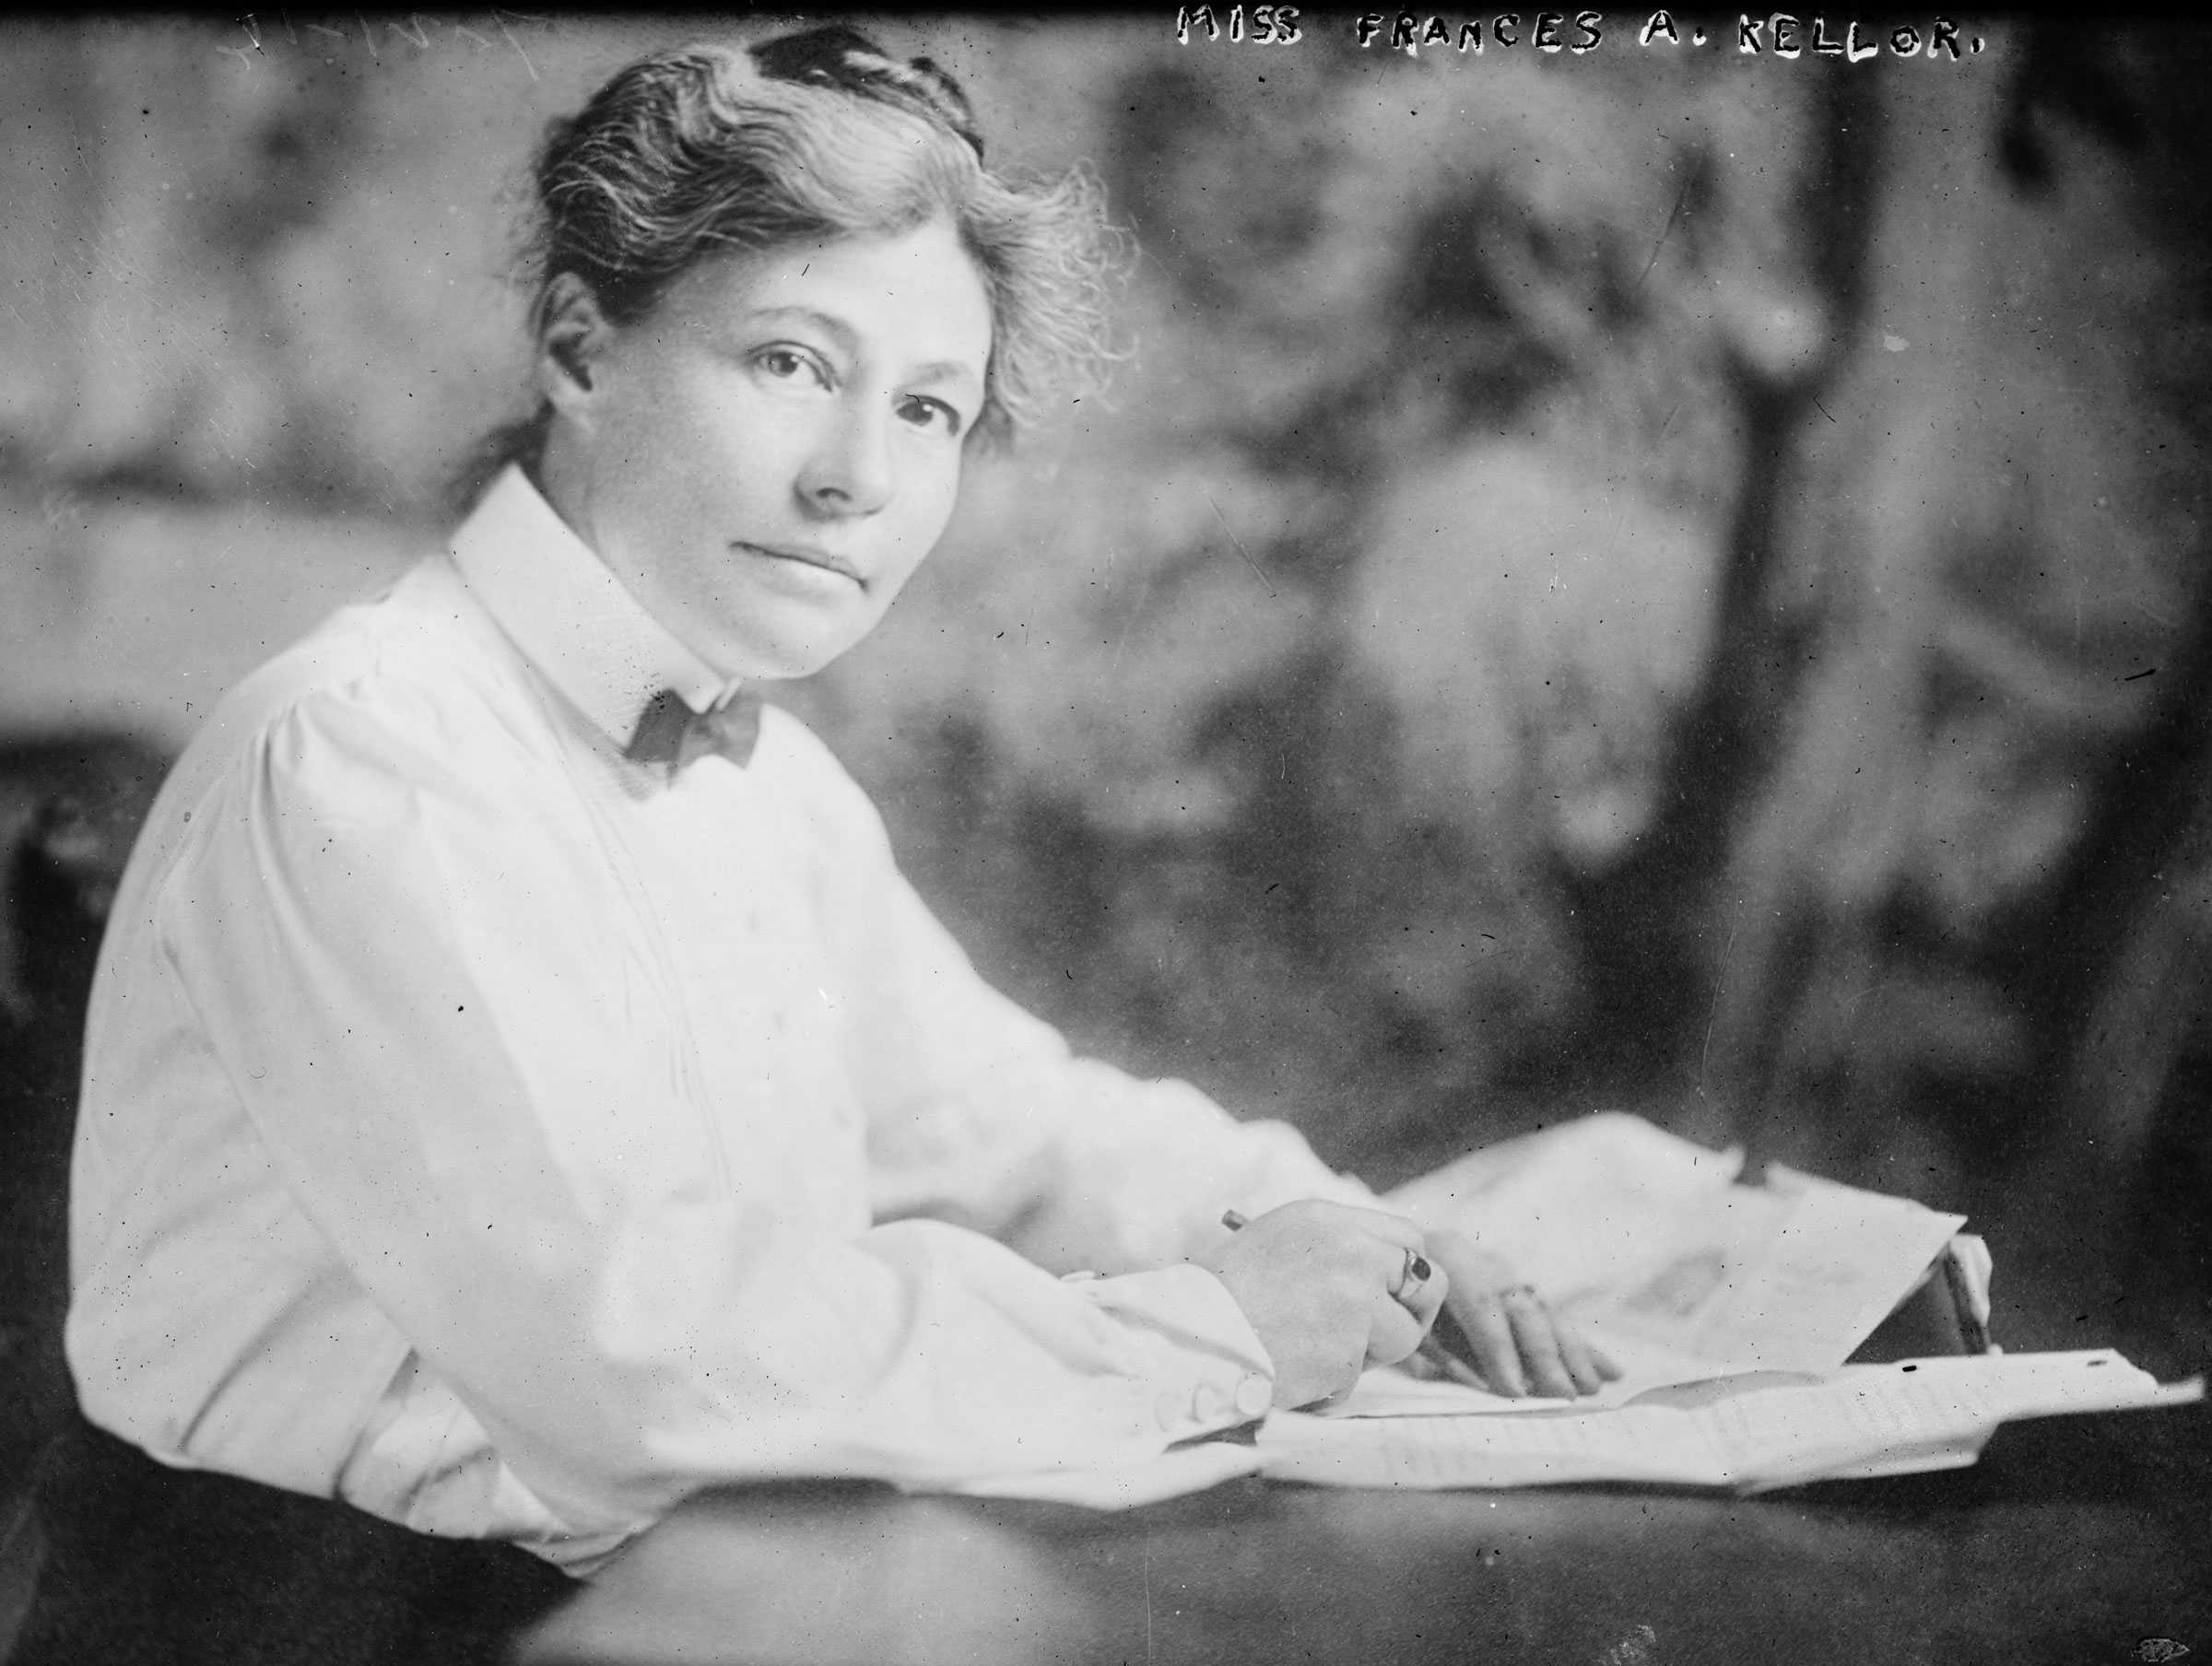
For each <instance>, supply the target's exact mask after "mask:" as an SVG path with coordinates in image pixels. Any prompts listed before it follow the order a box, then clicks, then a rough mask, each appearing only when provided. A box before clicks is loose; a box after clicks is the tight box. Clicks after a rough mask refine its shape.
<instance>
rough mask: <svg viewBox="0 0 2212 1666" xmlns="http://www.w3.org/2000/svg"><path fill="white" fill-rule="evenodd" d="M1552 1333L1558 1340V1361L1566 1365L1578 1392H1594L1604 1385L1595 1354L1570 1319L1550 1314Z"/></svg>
mask: <svg viewBox="0 0 2212 1666" xmlns="http://www.w3.org/2000/svg"><path fill="white" fill-rule="evenodd" d="M1551 1332H1552V1334H1553V1335H1554V1336H1556V1337H1558V1338H1559V1363H1560V1364H1562V1365H1564V1366H1565V1367H1567V1375H1568V1376H1570V1377H1571V1378H1572V1379H1574V1391H1575V1392H1576V1393H1578V1394H1594V1393H1596V1392H1597V1391H1598V1390H1600V1389H1602V1388H1604V1387H1605V1386H1606V1374H1605V1373H1604V1372H1603V1371H1601V1370H1599V1369H1598V1367H1597V1356H1596V1355H1595V1354H1594V1353H1593V1352H1592V1351H1591V1346H1590V1343H1589V1342H1588V1340H1587V1339H1586V1338H1584V1336H1583V1333H1582V1332H1581V1331H1580V1330H1579V1329H1577V1328H1576V1326H1575V1325H1574V1323H1573V1321H1572V1320H1565V1319H1561V1318H1560V1317H1559V1315H1558V1314H1557V1313H1555V1314H1553V1315H1552V1316H1551Z"/></svg>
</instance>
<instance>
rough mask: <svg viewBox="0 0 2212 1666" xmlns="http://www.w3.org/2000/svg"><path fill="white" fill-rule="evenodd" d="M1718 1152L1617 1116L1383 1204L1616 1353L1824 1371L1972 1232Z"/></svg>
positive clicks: (1427, 1182)
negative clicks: (1630, 1349) (1523, 1285)
mask: <svg viewBox="0 0 2212 1666" xmlns="http://www.w3.org/2000/svg"><path fill="white" fill-rule="evenodd" d="M1742 1162H1743V1154H1742V1153H1741V1152H1740V1151H1725V1152H1713V1151H1708V1150H1706V1149H1705V1148H1704V1147H1702V1146H1700V1145H1697V1144H1693V1143H1691V1142H1689V1141H1687V1140H1683V1139H1680V1138H1677V1136H1675V1135H1673V1134H1669V1133H1666V1132H1664V1131H1662V1130H1660V1129H1657V1128H1654V1127H1653V1126H1652V1125H1651V1124H1650V1123H1648V1122H1645V1121H1643V1120H1641V1119H1640V1118H1636V1117H1631V1116H1626V1115H1622V1114H1619V1113H1606V1114H1601V1115H1598V1116H1592V1117H1583V1118H1581V1119H1578V1120H1574V1121H1571V1122H1566V1123H1561V1124H1560V1125H1559V1126H1558V1127H1555V1128H1549V1129H1546V1130H1544V1131H1543V1132H1540V1133H1536V1134H1531V1135H1525V1136H1524V1137H1522V1138H1520V1139H1517V1140H1509V1141H1505V1142H1503V1143H1501V1144H1499V1145H1496V1146H1491V1147H1488V1148H1487V1149H1485V1150H1482V1151H1478V1152H1475V1153H1471V1154H1470V1155H1468V1156H1465V1157H1463V1158H1461V1159H1459V1160H1458V1161H1457V1162H1454V1163H1451V1164H1447V1165H1446V1166H1445V1167H1442V1168H1440V1169H1438V1170H1436V1171H1435V1172H1434V1173H1432V1174H1429V1175H1426V1176H1423V1177H1422V1178H1421V1179H1418V1180H1415V1181H1412V1182H1411V1183H1409V1184H1407V1185H1406V1186H1403V1187H1401V1188H1399V1190H1398V1191H1394V1192H1393V1193H1392V1194H1391V1195H1390V1198H1389V1199H1388V1200H1387V1201H1388V1202H1389V1203H1390V1204H1391V1205H1392V1206H1393V1207H1394V1208H1397V1209H1401V1210H1404V1211H1405V1212H1406V1213H1407V1214H1412V1215H1413V1216H1414V1217H1415V1218H1416V1219H1418V1220H1420V1221H1423V1222H1425V1223H1427V1224H1428V1225H1430V1226H1432V1227H1433V1226H1453V1227H1455V1228H1456V1229H1458V1230H1460V1231H1463V1232H1465V1233H1467V1234H1468V1235H1469V1236H1470V1237H1472V1238H1475V1239H1476V1240H1477V1242H1479V1243H1481V1244H1482V1245H1483V1246H1484V1247H1485V1248H1488V1249H1490V1250H1494V1251H1495V1252H1497V1253H1498V1254H1500V1255H1502V1256H1503V1257H1505V1259H1506V1260H1507V1261H1509V1262H1511V1263H1512V1265H1513V1266H1514V1267H1515V1268H1516V1269H1517V1270H1518V1272H1519V1273H1521V1274H1522V1275H1523V1276H1524V1277H1527V1278H1529V1279H1530V1280H1532V1281H1533V1282H1534V1283H1535V1284H1536V1285H1538V1286H1539V1287H1540V1288H1541V1289H1542V1290H1543V1291H1544V1292H1545V1294H1546V1295H1547V1296H1548V1297H1549V1299H1550V1300H1551V1302H1552V1304H1553V1306H1554V1307H1555V1308H1558V1309H1559V1310H1561V1311H1564V1312H1566V1313H1568V1314H1570V1315H1571V1316H1572V1317H1574V1318H1575V1319H1576V1320H1580V1321H1581V1322H1582V1323H1583V1324H1584V1325H1585V1326H1586V1327H1587V1328H1588V1329H1589V1330H1590V1331H1591V1332H1593V1333H1594V1334H1595V1335H1596V1336H1597V1337H1598V1338H1599V1339H1600V1340H1601V1341H1603V1342H1605V1343H1606V1344H1607V1345H1608V1346H1610V1345H1612V1344H1614V1343H1616V1342H1620V1343H1626V1342H1629V1341H1631V1340H1633V1341H1637V1342H1641V1343H1645V1344H1648V1345H1652V1346H1656V1347H1664V1348H1666V1349H1669V1350H1671V1351H1673V1352H1675V1353H1677V1354H1681V1355H1692V1356H1695V1357H1698V1358H1701V1359H1704V1360H1707V1361H1709V1362H1710V1363H1711V1365H1712V1367H1715V1368H1725V1369H1772V1370H1785V1371H1808V1372H1820V1371H1826V1370H1830V1369H1832V1368H1833V1367H1836V1366H1839V1365H1841V1363H1842V1362H1843V1361H1844V1360H1845V1359H1847V1358H1849V1357H1850V1355H1851V1353H1852V1350H1853V1349H1854V1348H1856V1347H1857V1346H1858V1344H1859V1343H1862V1342H1864V1341H1865V1338H1866V1337H1867V1335H1868V1334H1870V1333H1871V1332H1873V1330H1874V1329H1875V1327H1876V1326H1877V1325H1878V1324H1879V1323H1880V1322H1881V1321H1882V1320H1883V1319H1884V1318H1885V1317H1886V1316H1887V1315H1888V1313H1889V1312H1890V1310H1891V1309H1892V1308H1895V1307H1896V1306H1897V1304H1898V1303H1899V1302H1900V1301H1901V1300H1903V1299H1904V1297H1905V1296H1907V1295H1908V1294H1910V1293H1911V1291H1912V1289H1913V1287H1914V1286H1915V1285H1916V1284H1917V1283H1918V1282H1919V1280H1920V1279H1921V1278H1922V1277H1923V1276H1924V1274H1925V1273H1927V1271H1928V1269H1929V1267H1930V1265H1931V1264H1932V1263H1933V1262H1934V1261H1935V1259H1936V1257H1937V1255H1938V1254H1940V1253H1941V1252H1942V1250H1944V1248H1945V1246H1946V1245H1947V1243H1948V1242H1949V1241H1950V1239H1951V1238H1952V1236H1953V1235H1954V1234H1955V1233H1956V1232H1957V1231H1958V1229H1959V1226H1962V1225H1963V1224H1964V1217H1963V1216H1960V1215H1955V1214H1940V1213H1938V1212H1936V1211H1935V1210H1931V1209H1926V1208H1924V1207H1923V1206H1922V1205H1920V1204H1919V1203H1913V1202H1912V1201H1910V1200H1908V1199H1903V1198H1891V1197H1884V1196H1881V1195H1880V1194H1878V1193H1876V1192H1871V1191H1860V1190H1858V1189H1856V1188H1853V1187H1849V1186H1841V1185H1837V1184H1835V1183H1834V1182H1831V1181H1826V1180H1820V1179H1815V1178H1813V1177H1812V1176H1809V1175H1804V1174H1799V1173H1796V1172H1795V1171H1793V1170H1790V1169H1786V1168H1783V1167H1779V1166H1777V1167H1772V1168H1771V1169H1770V1171H1769V1174H1768V1177H1767V1181H1766V1183H1765V1184H1762V1185H1759V1186H1745V1185H1740V1184H1736V1183H1735V1181H1736V1177H1737V1174H1738V1172H1739V1170H1740V1168H1741V1167H1742Z"/></svg>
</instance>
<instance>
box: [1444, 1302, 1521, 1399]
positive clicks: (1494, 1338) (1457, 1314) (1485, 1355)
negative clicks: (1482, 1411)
mask: <svg viewBox="0 0 2212 1666" xmlns="http://www.w3.org/2000/svg"><path fill="white" fill-rule="evenodd" d="M1450 1312H1451V1315H1452V1318H1453V1321H1454V1322H1456V1323H1457V1324H1458V1326H1459V1331H1460V1335H1461V1337H1462V1338H1463V1339H1464V1340H1465V1343H1466V1360H1467V1363H1468V1364H1469V1365H1471V1366H1473V1367H1475V1368H1476V1370H1477V1371H1479V1372H1480V1373H1481V1374H1482V1380H1483V1383H1484V1385H1485V1386H1486V1387H1487V1388H1488V1390H1490V1392H1491V1393H1493V1394H1502V1395H1504V1396H1506V1398H1508V1399H1509V1400H1511V1399H1518V1398H1519V1397H1520V1396H1521V1395H1523V1394H1525V1393H1527V1392H1528V1379H1526V1378H1524V1376H1522V1374H1521V1355H1520V1351H1519V1349H1518V1348H1517V1347H1516V1346H1515V1345H1514V1343H1513V1332H1512V1325H1511V1324H1509V1323H1508V1322H1507V1320H1506V1317H1505V1308H1504V1307H1503V1305H1502V1304H1501V1303H1500V1301H1499V1299H1498V1293H1497V1292H1496V1291H1494V1290H1478V1291H1476V1292H1475V1293H1474V1294H1473V1295H1471V1296H1470V1295H1468V1294H1467V1293H1466V1292H1465V1289H1464V1288H1463V1289H1462V1291H1461V1293H1460V1294H1459V1295H1458V1296H1456V1297H1454V1298H1453V1302H1452V1306H1451V1308H1450Z"/></svg>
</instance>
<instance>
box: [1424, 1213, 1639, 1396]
mask: <svg viewBox="0 0 2212 1666" xmlns="http://www.w3.org/2000/svg"><path fill="white" fill-rule="evenodd" d="M1427 1249H1428V1253H1429V1257H1430V1260H1432V1261H1435V1262H1436V1263H1437V1264H1438V1265H1439V1266H1441V1268H1443V1270H1444V1272H1445V1273H1446V1274H1447V1275H1448V1276H1449V1278H1450V1280H1451V1285H1450V1293H1449V1294H1448V1295H1447V1296H1445V1298H1444V1310H1443V1313H1442V1314H1441V1315H1440V1316H1439V1318H1438V1320H1437V1329H1438V1331H1439V1332H1441V1334H1440V1336H1439V1340H1440V1341H1441V1342H1442V1343H1443V1344H1444V1347H1445V1350H1446V1351H1447V1352H1449V1353H1451V1354H1453V1355H1458V1356H1459V1357H1461V1358H1462V1359H1464V1360H1465V1362H1466V1363H1467V1364H1469V1365H1471V1366H1473V1367H1475V1370H1476V1371H1477V1374H1479V1375H1480V1377H1481V1378H1482V1382H1483V1386H1484V1387H1485V1388H1487V1389H1488V1390H1490V1391H1491V1392H1492V1393H1493V1394H1503V1395H1506V1396H1508V1397H1509V1398H1518V1397H1520V1396H1521V1395H1524V1394H1542V1395H1547V1396H1549V1397H1553V1398H1556V1399H1561V1400H1571V1399H1572V1398H1574V1397H1575V1396H1576V1395H1578V1394H1594V1393H1595V1392H1597V1390H1599V1389H1601V1388H1603V1387H1604V1386H1605V1385H1606V1383H1607V1382H1609V1381H1611V1380H1612V1379H1615V1378H1617V1377H1618V1376H1619V1375H1620V1374H1621V1370H1620V1367H1619V1366H1618V1365H1616V1364H1615V1363H1614V1362H1613V1360H1612V1358H1611V1357H1610V1356H1608V1355H1606V1352H1605V1350H1603V1349H1602V1348H1600V1347H1599V1346H1598V1345H1597V1344H1596V1343H1594V1342H1592V1341H1590V1340H1589V1339H1588V1338H1587V1337H1585V1336H1584V1335H1583V1333H1582V1332H1581V1330H1580V1329H1579V1328H1578V1327H1577V1326H1576V1325H1575V1323H1574V1321H1573V1320H1570V1319H1566V1318H1563V1317H1562V1316H1560V1315H1559V1314H1556V1313H1554V1312H1553V1311H1552V1310H1551V1308H1550V1307H1549V1306H1548V1305H1547V1303H1546V1302H1545V1300H1544V1298H1543V1297H1542V1296H1538V1295H1537V1294H1536V1292H1535V1288H1534V1287H1533V1286H1532V1285H1529V1284H1527V1283H1526V1282H1525V1281H1524V1280H1523V1279H1521V1278H1520V1277H1519V1276H1518V1275H1517V1274H1516V1273H1514V1272H1513V1270H1512V1267H1511V1266H1510V1265H1509V1264H1508V1263H1507V1262H1506V1261H1504V1260H1503V1258H1501V1257H1500V1256H1496V1255H1493V1254H1491V1253H1490V1252H1489V1251H1488V1250H1479V1249H1477V1248H1476V1246H1475V1245H1474V1244H1473V1243H1472V1242H1471V1241H1470V1240H1469V1239H1468V1238H1465V1236H1464V1235H1463V1234H1460V1233H1457V1232H1450V1231H1439V1232H1430V1233H1429V1234H1428V1235H1427ZM1454 1329H1456V1331H1457V1332H1458V1334H1456V1335H1454V1334H1453V1331H1454Z"/></svg>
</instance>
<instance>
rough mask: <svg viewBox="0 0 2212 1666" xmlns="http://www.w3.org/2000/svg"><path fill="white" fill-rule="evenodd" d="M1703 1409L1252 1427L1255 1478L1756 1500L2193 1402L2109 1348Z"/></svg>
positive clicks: (1771, 1386)
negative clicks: (2018, 1433)
mask: <svg viewBox="0 0 2212 1666" xmlns="http://www.w3.org/2000/svg"><path fill="white" fill-rule="evenodd" d="M1713 1387H1714V1388H1715V1390H1719V1391H1718V1392H1717V1393H1715V1394H1713V1395H1712V1396H1710V1397H1708V1398H1706V1399H1704V1400H1703V1402H1701V1403H1690V1404H1678V1405H1668V1404H1653V1403H1640V1404H1635V1405H1630V1406H1625V1407H1622V1408H1619V1409H1617V1410H1613V1411H1599V1412H1568V1411H1560V1412H1548V1413H1544V1412H1524V1413H1523V1414H1520V1415H1518V1416H1512V1415H1487V1416H1434V1415H1431V1416H1417V1417H1394V1418H1345V1417H1311V1416H1301V1415H1299V1414H1277V1415H1275V1416H1273V1417H1270V1418H1269V1419H1268V1421H1267V1423H1266V1425H1265V1427H1263V1429H1262V1430H1261V1432H1260V1438H1259V1449H1260V1451H1261V1453H1262V1455H1263V1457H1264V1459H1265V1470H1264V1473H1265V1474H1267V1475H1269V1476H1273V1477H1277V1478H1279V1479H1283V1480H1295V1481H1303V1482H1308V1483H1312V1484H1321V1485H1334V1486H1365V1487H1414V1488H1450V1487H1479V1486H1528V1485H1545V1484H1560V1483H1564V1482H1573V1481H1625V1482H1658V1483H1672V1484H1682V1485H1700V1486H1734V1487H1736V1488H1738V1489H1740V1490H1744V1491H1758V1490H1762V1489H1765V1488H1768V1487H1773V1486H1786V1485H1792V1484H1797V1483H1800V1482H1804V1481H1809V1480H1816V1479H1820V1478H1823V1477H1829V1476H1837V1477H1842V1476H1856V1475H1870V1474H1895V1473H1901V1472H1906V1471H1909V1470H1916V1469H1938V1468H1948V1467H1955V1466H1958V1465H1960V1464H1964V1463H1969V1462H1971V1461H1973V1459H1974V1457H1975V1456H1976V1455H1977V1454H1978V1453H1979V1452H1980V1450H1981V1448H1982V1445H1983V1442H1984V1441H1985V1440H1987V1438H1988V1437H1989V1435H1990V1433H1991V1432H1992V1431H1993V1430H1994V1429H1995V1428H1996V1426H1997V1425H1999V1424H2000V1423H2003V1422H2005V1421H2006V1420H2008V1419H2011V1418H2016V1417H2026V1416H2041V1415H2046V1414H2054V1413H2061V1412H2087V1411H2115V1410H2124V1409H2132V1408H2147V1407H2154V1406H2161V1405H2173V1404H2181V1403H2186V1402H2189V1401H2192V1400H2195V1399H2200V1398H2202V1395H2203V1391H2204V1385H2203V1383H2202V1381H2201V1379H2193V1380H2191V1381H2189V1382H2186V1383H2176V1384H2170V1385H2165V1386H2161V1385H2159V1383H2158V1382H2157V1381H2155V1380H2154V1379H2152V1378H2151V1377H2150V1376H2149V1375H2148V1374H2147V1373H2146V1372H2143V1371H2140V1370H2138V1369H2136V1367H2134V1366H2132V1365H2130V1364H2128V1363H2127V1361H2126V1360H2124V1359H2123V1358H2121V1356H2120V1355H2117V1354H2114V1353H2112V1351H2111V1350H2109V1349H2096V1350H2086V1351H2082V1352H2078V1353H2066V1354H2050V1355H1978V1356H1973V1357H1963V1356H1961V1357H1951V1358H1942V1359H1929V1360H1908V1361H1900V1362H1897V1363H1895V1364H1888V1365H1879V1366H1851V1367H1844V1368H1843V1369H1842V1370H1840V1371H1838V1372H1836V1373H1834V1374H1833V1375H1832V1376H1830V1377H1829V1378H1827V1379H1824V1380H1818V1381H1812V1382H1807V1381H1805V1380H1803V1379H1798V1378H1794V1377H1791V1376H1787V1375H1780V1374H1763V1375H1761V1376H1759V1377H1757V1378H1747V1379H1736V1381H1735V1384H1733V1385H1731V1384H1729V1383H1725V1382H1724V1383H1719V1384H1715V1385H1713Z"/></svg>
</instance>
